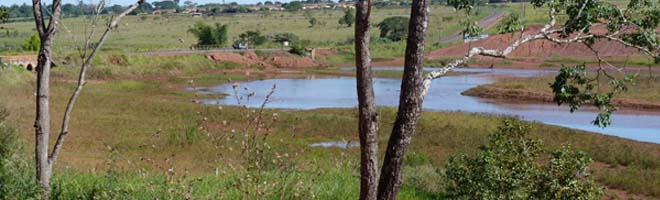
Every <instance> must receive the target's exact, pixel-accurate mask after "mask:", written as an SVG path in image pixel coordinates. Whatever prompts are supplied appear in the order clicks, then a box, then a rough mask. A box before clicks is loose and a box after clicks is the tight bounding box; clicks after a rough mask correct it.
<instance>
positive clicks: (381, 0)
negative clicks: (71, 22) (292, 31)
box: [0, 0, 530, 21]
mask: <svg viewBox="0 0 660 200" xmlns="http://www.w3.org/2000/svg"><path fill="white" fill-rule="evenodd" d="M477 1H480V2H481V3H482V4H486V3H506V2H529V1H530V0H477ZM349 2H352V1H346V0H337V1H333V0H305V1H292V2H289V3H282V2H280V1H264V2H258V3H256V4H255V5H256V6H281V7H283V8H286V10H292V9H289V8H288V7H292V6H293V5H302V4H317V3H330V4H332V3H349ZM410 3H411V1H410V0H399V1H389V0H388V1H385V0H377V1H374V2H373V5H374V7H377V8H384V7H401V6H410ZM432 3H433V4H446V3H447V0H432ZM248 6H252V5H239V4H238V3H236V2H230V3H227V4H218V3H209V4H204V5H197V4H196V3H194V2H192V1H190V0H187V1H185V2H183V5H181V4H180V0H164V1H155V2H152V3H148V2H145V3H143V4H142V5H141V6H140V7H139V8H138V9H136V10H135V11H134V12H133V13H131V14H132V15H137V14H142V13H148V14H150V13H151V12H153V11H155V10H170V11H173V12H176V13H179V12H182V11H184V10H185V9H187V8H197V9H199V10H201V11H203V12H205V13H209V14H222V13H249V12H253V11H254V10H253V9H248ZM127 7H128V6H122V5H116V4H115V5H112V6H110V5H108V6H105V7H104V8H103V10H102V11H101V14H113V13H120V12H122V11H123V10H126V8H127ZM0 8H5V9H6V10H7V11H8V13H9V18H13V19H26V18H27V19H31V18H32V5H29V4H22V5H11V6H7V7H4V6H0ZM46 9H50V6H46V7H45V8H44V12H45V13H48V12H49V11H48V10H46ZM95 9H96V5H94V4H85V3H83V1H80V2H79V3H78V4H70V3H68V4H64V5H62V14H63V16H64V17H77V16H81V15H92V14H94V12H95ZM266 10H267V9H266ZM293 10H298V9H293ZM10 21H15V20H10Z"/></svg>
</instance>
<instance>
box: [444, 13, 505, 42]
mask: <svg viewBox="0 0 660 200" xmlns="http://www.w3.org/2000/svg"><path fill="white" fill-rule="evenodd" d="M502 15H504V12H501V11H497V10H494V11H493V13H491V14H490V15H488V16H486V17H485V18H483V19H481V20H479V26H481V27H483V28H484V29H489V28H490V27H493V26H494V25H495V23H497V21H498V20H499V19H500V17H502ZM461 32H462V31H458V32H456V33H454V34H451V35H449V36H447V37H444V38H442V39H440V41H439V42H442V43H447V42H454V41H456V40H461V39H463V34H462V33H461Z"/></svg>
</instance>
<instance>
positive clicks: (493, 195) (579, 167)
mask: <svg viewBox="0 0 660 200" xmlns="http://www.w3.org/2000/svg"><path fill="white" fill-rule="evenodd" d="M529 131H530V126H528V125H525V124H523V122H520V121H509V120H505V121H504V123H503V125H502V126H500V127H499V130H498V131H497V132H495V133H494V134H493V135H491V136H490V142H489V143H488V145H487V146H485V147H483V148H482V149H481V152H480V153H479V154H478V155H476V156H475V157H468V156H466V155H461V156H455V157H452V158H450V160H449V163H447V167H446V170H447V171H446V176H447V178H448V179H449V187H448V193H449V195H451V196H454V197H456V198H461V199H600V196H601V195H602V189H601V188H600V187H598V186H596V184H595V183H594V182H592V181H591V180H587V179H586V177H587V176H588V175H589V174H588V172H587V167H588V166H589V164H590V163H591V158H589V157H588V156H587V155H586V154H585V153H583V152H573V151H571V150H570V148H569V147H563V148H561V149H559V150H556V151H554V152H553V153H552V154H551V157H550V161H549V163H548V165H541V164H540V163H541V160H540V155H541V153H542V149H541V146H542V145H541V141H540V140H537V139H531V138H529V137H528V134H529Z"/></svg>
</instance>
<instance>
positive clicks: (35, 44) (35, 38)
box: [21, 33, 41, 51]
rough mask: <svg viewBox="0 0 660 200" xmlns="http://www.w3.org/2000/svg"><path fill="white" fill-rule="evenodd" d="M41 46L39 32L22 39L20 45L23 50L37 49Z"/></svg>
mask: <svg viewBox="0 0 660 200" xmlns="http://www.w3.org/2000/svg"><path fill="white" fill-rule="evenodd" d="M40 46H41V38H39V34H38V33H35V34H33V35H32V36H30V37H29V38H27V39H25V40H23V45H22V46H21V47H22V48H23V50H25V51H38V50H39V47H40Z"/></svg>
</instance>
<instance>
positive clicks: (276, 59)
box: [207, 51, 320, 68]
mask: <svg viewBox="0 0 660 200" xmlns="http://www.w3.org/2000/svg"><path fill="white" fill-rule="evenodd" d="M207 57H208V58H209V59H211V60H214V61H217V62H234V63H239V64H245V65H251V66H262V67H265V68H273V67H277V68H306V67H316V66H320V64H319V63H317V62H316V61H314V60H312V59H311V58H309V57H302V56H296V55H292V54H288V53H271V54H268V55H266V56H259V55H257V54H256V53H255V52H254V51H245V53H244V54H243V55H241V54H237V53H229V52H225V53H210V54H208V55H207Z"/></svg>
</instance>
